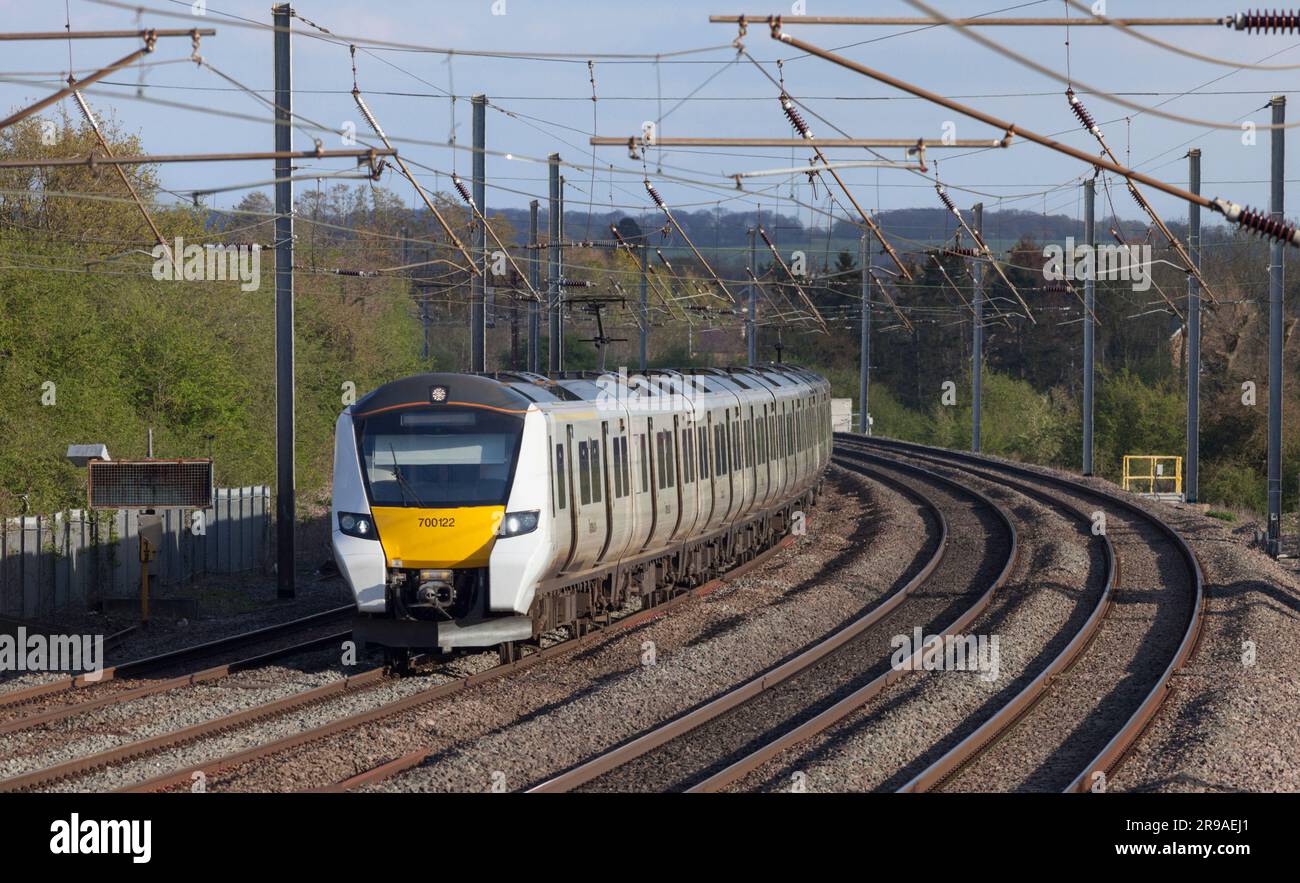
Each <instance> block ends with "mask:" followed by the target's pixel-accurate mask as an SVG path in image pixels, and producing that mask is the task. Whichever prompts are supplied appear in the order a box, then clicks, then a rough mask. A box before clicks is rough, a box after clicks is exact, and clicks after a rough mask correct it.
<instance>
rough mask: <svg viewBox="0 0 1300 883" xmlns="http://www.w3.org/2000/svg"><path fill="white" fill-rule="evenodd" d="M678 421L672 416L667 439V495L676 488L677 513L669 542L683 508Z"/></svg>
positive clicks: (682, 477) (679, 527) (673, 535)
mask: <svg viewBox="0 0 1300 883" xmlns="http://www.w3.org/2000/svg"><path fill="white" fill-rule="evenodd" d="M680 421H681V417H680V416H679V415H677V414H674V415H673V428H672V430H671V431H670V434H669V436H668V439H667V442H668V444H667V447H668V480H669V482H670V487H669V488H668V494H669V496H670V497H671V496H672V495H673V488H674V487H675V488H676V491H677V494H676V496H677V511H676V513H674V516H675V517H674V518H673V529H672V530H671V531H670V532H669V533H668V539H669V540H673V539H676V538H677V531H678V530H680V529H681V526H682V510H683V508H685V495H686V470H685V469H683V468H682V467H683V466H684V465H685V464H684V463H683V461H682V451H681V438H680V437H679V436H680V428H681V422H680ZM674 479H675V480H674Z"/></svg>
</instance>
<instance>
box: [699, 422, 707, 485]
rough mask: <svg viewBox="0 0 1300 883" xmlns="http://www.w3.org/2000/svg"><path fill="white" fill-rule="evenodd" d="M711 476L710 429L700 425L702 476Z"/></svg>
mask: <svg viewBox="0 0 1300 883" xmlns="http://www.w3.org/2000/svg"><path fill="white" fill-rule="evenodd" d="M708 477H709V431H708V430H707V429H705V428H704V427H703V426H701V427H700V478H708Z"/></svg>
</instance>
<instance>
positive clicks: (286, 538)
mask: <svg viewBox="0 0 1300 883" xmlns="http://www.w3.org/2000/svg"><path fill="white" fill-rule="evenodd" d="M289 14H290V9H289V4H288V3H279V4H276V6H275V7H273V8H272V10H271V18H272V21H273V22H274V24H275V37H274V46H275V50H274V60H275V123H276V125H275V149H276V150H277V151H283V152H284V153H286V154H287V153H288V151H291V150H293V129H292V127H291V126H290V112H291V110H292V101H293V82H292V77H291V68H290V64H289ZM292 174H293V166H292V162H291V161H290V160H289V159H288V157H287V156H282V157H281V158H280V159H277V160H276V161H275V178H276V184H275V565H276V574H275V584H276V595H277V597H280V598H292V597H293V596H294V530H295V527H296V525H295V514H296V511H297V510H296V505H295V502H294V458H293V453H294V419H293V418H294V414H293V404H294V387H293V184H292V183H291V182H290V181H289V177H290V176H291V175H292Z"/></svg>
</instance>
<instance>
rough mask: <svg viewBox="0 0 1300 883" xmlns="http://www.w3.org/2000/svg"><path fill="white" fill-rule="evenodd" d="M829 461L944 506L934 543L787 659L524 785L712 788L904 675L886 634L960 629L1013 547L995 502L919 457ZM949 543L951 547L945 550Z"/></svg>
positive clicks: (984, 599)
mask: <svg viewBox="0 0 1300 883" xmlns="http://www.w3.org/2000/svg"><path fill="white" fill-rule="evenodd" d="M873 459H874V458H873ZM836 462H837V464H838V465H840V466H841V467H843V468H845V469H848V470H851V471H854V472H858V473H860V474H865V475H869V476H871V477H873V478H876V479H877V480H883V481H885V482H886V483H889V484H892V485H894V486H902V487H907V488H909V493H911V494H913V495H918V494H919V495H922V496H924V497H925V498H926V499H927V501H928V505H929V506H930V507H933V509H934V510H935V511H937V512H940V513H942V514H941V516H940V519H939V523H940V524H941V525H942V531H941V534H940V543H939V549H938V551H937V552H936V553H935V557H934V558H933V560H932V561H931V562H930V563H929V564H928V565H927V566H926V567H925V568H924V569H923V570H922V572H921V573H919V574H917V576H916V577H915V578H914V579H913V580H911V581H909V582H908V583H907V584H906V585H905V586H903V587H902V588H900V589H899V590H898V591H897V592H896V593H895V594H893V595H892V596H890V597H889V599H888V600H886V601H885V602H884V603H883V604H881V605H880V606H878V607H876V608H874V609H873V610H871V611H869V612H868V613H867V614H865V615H864V616H863V617H861V618H859V619H858V620H856V621H854V622H853V623H851V624H850V625H849V626H846V627H845V628H844V629H841V630H840V631H837V632H835V633H832V634H831V635H829V636H827V637H826V638H825V639H824V640H822V641H821V642H819V643H818V644H816V645H814V646H813V647H810V648H809V649H808V650H806V651H804V652H803V653H802V654H800V655H799V656H797V657H795V658H794V659H792V660H790V661H788V662H786V663H784V664H783V665H781V666H778V667H777V668H774V669H772V670H770V671H768V672H766V673H765V674H763V675H761V676H759V677H757V678H754V679H752V680H750V681H748V682H746V683H744V684H741V685H740V686H739V687H736V688H735V689H732V690H730V691H728V692H726V693H724V694H722V695H721V696H719V697H717V698H716V699H714V700H713V701H711V702H709V703H707V704H705V705H703V706H700V707H698V708H696V709H694V710H693V711H691V712H689V713H687V714H685V715H682V716H680V717H678V718H675V719H673V720H671V721H668V722H666V723H665V724H663V725H661V726H659V727H656V728H654V729H653V730H650V731H648V732H645V733H643V734H641V735H640V736H638V737H636V738H634V739H632V740H630V741H628V742H625V743H624V744H622V745H619V746H616V747H615V748H613V749H611V750H609V751H607V752H604V753H602V754H600V755H597V756H595V757H593V758H591V759H589V760H587V761H585V762H583V763H581V764H579V765H577V766H575V767H573V768H571V769H569V770H567V771H565V772H563V773H561V774H560V775H558V776H555V777H553V778H551V779H548V780H546V781H543V782H540V783H538V784H536V785H534V786H533V787H532V788H530V789H529V790H530V791H532V792H555V791H569V790H574V789H577V788H586V789H589V790H632V789H636V790H645V789H647V788H649V789H653V790H679V789H680V790H689V791H713V790H718V789H721V788H723V787H725V786H726V785H728V784H730V783H731V782H734V781H736V780H738V779H740V778H742V777H743V776H745V775H746V774H748V773H749V772H750V771H752V770H754V769H756V768H758V767H760V766H762V765H763V764H764V763H766V762H767V761H768V760H769V759H771V758H772V757H774V756H775V755H777V754H778V753H780V752H781V751H783V750H785V749H786V748H788V747H789V746H791V745H794V744H797V743H798V742H800V741H802V740H803V739H805V738H807V737H808V736H809V735H811V734H812V733H815V732H818V731H820V730H822V729H825V728H826V727H828V726H830V725H831V724H833V723H834V722H835V721H837V720H840V719H842V718H843V717H844V716H845V715H847V714H849V713H851V712H852V711H853V710H854V709H856V708H858V707H860V706H861V705H862V704H863V703H865V702H867V701H869V700H870V699H871V698H872V697H873V696H875V695H878V694H879V693H880V692H881V691H882V690H884V689H885V687H886V686H888V685H889V684H890V683H892V682H893V681H895V680H896V679H897V678H899V677H901V676H902V675H903V674H905V673H906V672H905V670H904V669H902V668H894V667H892V666H891V665H889V663H888V660H889V657H890V649H889V648H890V643H889V642H890V636H893V635H897V634H910V633H911V630H912V628H913V627H914V626H921V625H924V626H926V630H927V632H934V631H941V632H942V633H949V632H955V631H960V630H961V629H962V628H964V627H965V625H966V624H968V623H969V622H970V621H971V620H972V619H973V618H974V617H975V616H977V615H978V614H979V613H980V612H981V611H982V610H983V609H985V607H987V605H988V603H989V600H990V599H991V597H992V596H993V593H994V592H995V591H996V590H997V589H998V587H1000V586H1001V585H1002V584H1003V583H1004V582H1005V580H1006V579H1007V576H1008V574H1009V573H1010V572H1011V570H1012V568H1013V566H1014V563H1015V560H1016V555H1017V550H1018V541H1017V535H1016V529H1015V526H1014V524H1013V522H1012V520H1011V518H1010V517H1009V515H1008V514H1007V513H1006V512H1005V511H1004V510H1003V509H1002V508H1001V507H1000V506H998V505H997V504H996V503H994V502H993V501H992V500H990V499H989V498H988V497H987V496H985V495H984V494H982V493H980V492H978V491H974V490H972V489H969V488H967V487H965V486H963V485H962V484H960V483H958V482H956V481H954V480H952V479H950V478H947V477H945V476H942V475H939V474H937V473H934V472H932V471H930V470H926V469H923V468H920V467H917V466H913V465H908V464H893V463H890V462H888V461H886V460H883V459H878V460H875V462H874V463H873V465H872V466H871V467H867V466H865V465H864V464H863V463H862V462H860V461H858V460H850V459H846V458H842V457H841V458H837V459H836ZM918 483H919V484H921V485H922V486H924V487H926V491H924V492H922V491H920V490H919V489H918V488H917V485H918ZM977 534H978V537H977V536H976V535H977ZM953 545H958V550H957V554H948V552H949V550H950V547H951V546H953ZM920 653H921V650H920V649H918V650H917V651H916V654H915V655H914V658H919V655H920Z"/></svg>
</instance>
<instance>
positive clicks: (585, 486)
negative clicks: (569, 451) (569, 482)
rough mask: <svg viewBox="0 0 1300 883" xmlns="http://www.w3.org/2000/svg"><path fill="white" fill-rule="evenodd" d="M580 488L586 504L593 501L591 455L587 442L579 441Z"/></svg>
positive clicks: (583, 501)
mask: <svg viewBox="0 0 1300 883" xmlns="http://www.w3.org/2000/svg"><path fill="white" fill-rule="evenodd" d="M578 488H579V490H580V491H581V493H582V505H584V506H585V505H587V504H588V503H590V502H591V457H590V454H589V453H588V451H587V443H586V442H578Z"/></svg>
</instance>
